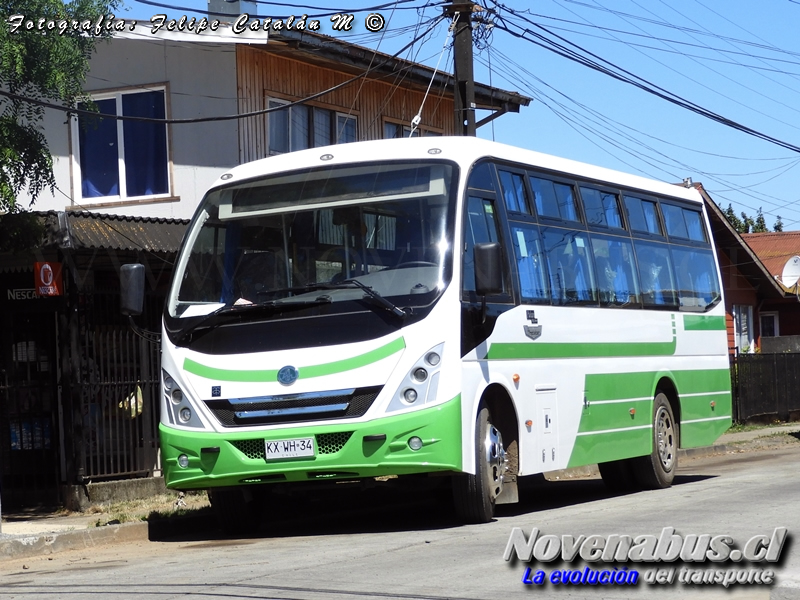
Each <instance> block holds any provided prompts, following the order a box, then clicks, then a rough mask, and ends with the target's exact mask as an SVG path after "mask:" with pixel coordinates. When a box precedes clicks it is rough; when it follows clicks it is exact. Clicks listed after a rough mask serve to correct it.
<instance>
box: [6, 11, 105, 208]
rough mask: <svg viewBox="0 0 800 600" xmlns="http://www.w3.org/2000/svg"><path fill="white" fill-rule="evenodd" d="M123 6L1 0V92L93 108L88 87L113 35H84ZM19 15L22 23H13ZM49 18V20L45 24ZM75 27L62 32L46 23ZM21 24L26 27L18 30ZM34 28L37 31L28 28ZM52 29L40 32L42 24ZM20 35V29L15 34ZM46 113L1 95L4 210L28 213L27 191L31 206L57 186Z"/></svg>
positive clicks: (16, 99)
mask: <svg viewBox="0 0 800 600" xmlns="http://www.w3.org/2000/svg"><path fill="white" fill-rule="evenodd" d="M118 6H119V0H72V1H71V2H69V3H64V2H62V1H61V0H0V20H2V24H0V92H10V93H11V94H14V95H16V96H19V97H23V98H31V99H34V100H42V101H48V102H53V103H56V104H60V105H63V106H67V107H70V108H74V107H76V106H77V104H78V102H81V101H88V100H89V98H88V97H87V96H86V95H85V94H84V92H83V83H84V81H85V79H86V73H87V71H88V70H89V58H90V57H91V54H92V52H93V51H94V48H95V45H96V44H97V42H98V40H99V39H100V38H103V37H108V36H109V35H110V32H109V31H108V30H107V29H102V31H101V32H100V35H99V36H96V35H94V33H95V32H91V33H90V34H88V35H87V34H86V32H85V31H83V29H84V28H88V27H89V25H90V24H91V25H94V24H95V23H97V22H98V19H101V18H102V17H107V16H108V15H110V14H113V12H114V10H116V9H117V8H118ZM15 15H20V16H21V18H20V17H16V18H15V17H14V16H15ZM41 19H44V21H40V20H41ZM64 20H66V22H67V23H71V22H72V21H73V20H74V21H76V22H77V23H78V24H79V26H78V27H77V28H76V29H73V28H72V27H71V26H70V27H67V28H65V30H64V31H63V32H59V31H57V30H55V29H54V30H47V26H46V24H47V22H48V21H53V22H55V23H58V22H59V21H64ZM17 21H20V25H21V26H19V27H16V28H15V26H14V23H15V22H17ZM26 22H32V23H33V24H34V26H33V27H32V28H30V29H29V28H28V27H26ZM40 22H43V23H44V24H45V26H44V28H43V29H44V30H40V29H39V27H38V24H39V23H40ZM15 29H16V30H15ZM43 116H44V108H43V107H42V106H38V105H36V104H32V103H30V102H26V101H25V100H21V99H19V98H11V97H8V96H4V95H2V94H1V93H0V210H2V211H9V212H13V211H15V210H19V209H20V208H22V207H19V206H18V205H17V197H18V196H19V195H20V193H21V192H22V191H24V190H26V189H27V191H28V193H29V194H30V196H31V199H32V201H33V200H36V198H37V197H38V195H39V194H40V193H41V192H42V190H44V189H50V190H51V191H52V190H53V189H54V187H55V178H54V176H53V158H52V155H51V154H50V151H49V149H48V148H47V140H46V138H45V136H44V133H43V130H42V119H43Z"/></svg>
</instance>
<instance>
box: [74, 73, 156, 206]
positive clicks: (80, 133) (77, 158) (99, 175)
mask: <svg viewBox="0 0 800 600" xmlns="http://www.w3.org/2000/svg"><path fill="white" fill-rule="evenodd" d="M92 100H93V101H94V104H95V107H96V109H97V113H98V114H97V115H96V116H95V115H83V114H82V115H79V116H78V117H77V119H75V120H74V121H73V127H72V147H73V173H74V175H75V180H76V185H75V186H74V188H75V195H76V197H79V200H80V201H84V202H86V201H89V202H103V201H124V200H129V199H144V198H151V197H159V196H161V197H165V196H169V194H170V181H169V148H168V141H167V126H166V124H165V123H158V122H153V121H144V120H142V121H139V120H128V119H104V118H103V117H102V115H122V116H130V117H146V118H150V119H165V118H166V112H167V111H166V90H165V88H163V87H162V88H157V87H155V88H149V89H147V90H141V89H137V90H124V91H118V92H107V93H103V94H97V95H95V96H93V98H92ZM80 108H86V106H83V105H81V106H80Z"/></svg>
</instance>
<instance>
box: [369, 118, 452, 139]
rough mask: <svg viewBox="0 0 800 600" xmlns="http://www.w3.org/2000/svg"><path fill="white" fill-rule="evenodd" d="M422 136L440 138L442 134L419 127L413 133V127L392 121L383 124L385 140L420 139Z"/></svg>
mask: <svg viewBox="0 0 800 600" xmlns="http://www.w3.org/2000/svg"><path fill="white" fill-rule="evenodd" d="M420 135H421V136H422V137H432V136H440V135H442V134H441V133H440V132H438V131H433V130H432V129H428V128H426V127H417V128H416V129H415V130H414V131H413V132H412V131H411V125H404V124H403V123H394V122H392V121H384V122H383V138H384V139H393V138H408V137H419V136H420Z"/></svg>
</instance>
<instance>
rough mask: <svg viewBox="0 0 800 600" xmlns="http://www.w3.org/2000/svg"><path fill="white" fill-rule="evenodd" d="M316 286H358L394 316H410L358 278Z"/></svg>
mask: <svg viewBox="0 0 800 600" xmlns="http://www.w3.org/2000/svg"><path fill="white" fill-rule="evenodd" d="M313 286H314V287H315V288H318V289H338V288H346V287H356V288H358V289H360V290H362V291H363V292H364V293H365V294H366V295H367V296H368V297H369V298H371V299H373V300H374V301H375V302H376V303H377V304H378V305H379V306H381V307H382V308H385V309H386V310H388V311H389V312H390V313H392V314H393V315H394V316H396V317H398V318H400V319H405V318H406V317H407V316H408V314H409V313H408V312H407V311H406V310H403V309H402V308H400V307H399V306H397V305H396V304H394V303H392V302H390V301H389V300H387V299H386V298H384V297H383V296H381V295H380V294H379V293H378V292H376V291H375V290H373V289H372V288H371V287H370V286H368V285H365V284H363V283H361V282H360V281H359V280H358V279H345V280H344V281H341V282H338V283H315V284H313Z"/></svg>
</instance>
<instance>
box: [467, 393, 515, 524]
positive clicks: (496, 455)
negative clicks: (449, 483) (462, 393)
mask: <svg viewBox="0 0 800 600" xmlns="http://www.w3.org/2000/svg"><path fill="white" fill-rule="evenodd" d="M507 470H508V458H507V457H506V450H505V447H504V446H503V436H502V435H501V434H500V430H499V429H497V427H495V426H494V425H493V424H492V417H491V414H490V412H489V409H488V408H486V407H485V406H484V407H482V408H481V409H480V411H478V419H477V422H476V424H475V474H474V475H470V474H460V475H455V476H454V477H453V501H454V504H455V509H456V514H457V515H458V517H459V518H460V519H461V520H462V521H465V522H467V523H487V522H489V521H491V520H492V517H493V516H494V506H495V500H496V499H497V497H498V496H499V495H500V493H501V492H502V491H503V480H504V477H505V472H506V471H507Z"/></svg>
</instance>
